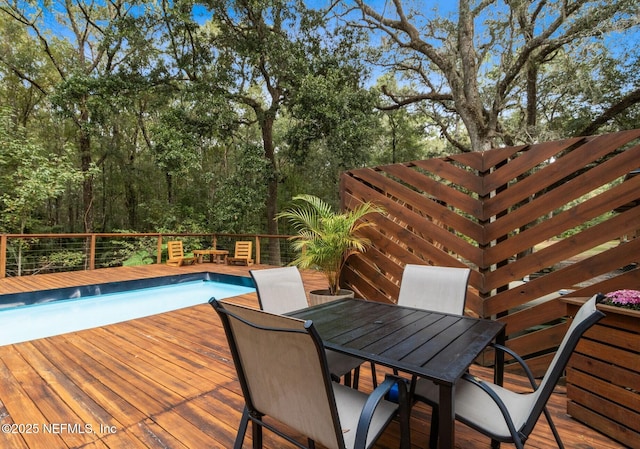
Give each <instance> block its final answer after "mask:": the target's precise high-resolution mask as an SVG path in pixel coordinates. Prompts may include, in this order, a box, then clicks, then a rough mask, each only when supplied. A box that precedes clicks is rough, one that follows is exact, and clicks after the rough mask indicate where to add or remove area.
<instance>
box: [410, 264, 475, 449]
mask: <svg viewBox="0 0 640 449" xmlns="http://www.w3.org/2000/svg"><path fill="white" fill-rule="evenodd" d="M470 274H471V270H470V269H469V268H457V267H437V266H432V265H415V264H406V265H405V267H404V271H403V272H402V281H401V282H400V293H399V294H398V305H400V306H406V307H415V308H417V309H423V310H432V311H434V312H440V313H450V314H454V315H464V305H465V302H466V299H467V286H468V284H469V275H470ZM417 382H418V378H417V377H416V376H412V378H411V395H412V398H413V399H414V400H417V401H420V402H424V403H426V404H429V405H431V406H432V407H433V413H432V415H431V417H432V418H431V428H432V429H433V428H434V426H435V428H437V427H438V422H439V413H438V403H437V402H433V401H431V399H430V398H429V397H425V396H423V395H421V394H420V393H419V392H418V391H416V385H417ZM437 437H438V434H437V433H435V432H433V431H432V432H431V437H430V438H431V440H430V443H429V445H430V446H431V447H433V446H434V445H435V443H436V439H437Z"/></svg>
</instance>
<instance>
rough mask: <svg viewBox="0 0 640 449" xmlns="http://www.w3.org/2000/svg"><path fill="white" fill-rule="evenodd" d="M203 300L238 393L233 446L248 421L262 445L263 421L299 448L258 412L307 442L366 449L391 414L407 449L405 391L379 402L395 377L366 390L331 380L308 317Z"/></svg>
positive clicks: (341, 448) (256, 444) (239, 441)
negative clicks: (215, 320) (240, 403)
mask: <svg viewBox="0 0 640 449" xmlns="http://www.w3.org/2000/svg"><path fill="white" fill-rule="evenodd" d="M210 304H211V305H212V306H213V308H214V309H215V310H216V312H218V314H219V315H220V319H221V320H222V324H223V326H224V330H225V334H226V336H227V340H228V342H229V347H230V349H231V354H232V355H233V361H234V364H235V366H236V371H237V373H238V378H239V381H240V386H241V387H242V393H243V395H244V399H245V409H244V412H243V414H242V420H241V422H240V426H239V428H238V434H237V437H236V441H235V446H234V448H235V449H240V448H241V447H242V443H243V440H244V436H245V433H246V430H247V425H248V423H249V420H251V421H252V431H253V447H254V449H258V448H261V447H262V428H263V427H266V428H267V429H269V430H271V431H273V432H274V433H276V434H278V435H280V436H281V437H282V438H284V439H286V440H287V441H289V442H291V443H293V444H295V445H296V446H298V447H302V448H304V447H305V446H303V445H302V444H300V443H299V442H297V441H294V440H293V439H292V438H291V437H290V436H289V435H287V434H285V433H284V432H283V431H281V430H279V429H278V428H277V427H276V424H273V423H274V421H273V420H271V419H270V420H269V422H268V423H267V422H265V421H264V419H263V418H264V417H265V416H268V417H269V418H273V419H275V420H277V421H278V422H280V423H282V424H284V425H286V426H288V427H289V428H291V429H293V430H295V431H297V432H299V433H301V434H302V435H305V436H307V437H308V438H309V442H310V446H311V447H313V446H314V442H317V443H320V444H322V445H324V446H326V447H327V448H329V449H346V448H355V449H364V448H369V447H371V446H372V445H373V443H374V442H375V440H376V439H377V438H378V436H379V435H380V433H381V432H382V431H383V430H384V429H385V428H386V426H387V424H388V423H389V422H390V421H391V419H392V418H393V417H394V416H396V414H397V413H398V412H399V414H400V424H401V446H402V447H403V448H408V447H409V445H410V436H409V412H408V407H407V402H406V400H407V393H406V389H405V388H404V386H402V387H401V390H400V401H399V404H400V405H398V404H395V403H392V402H389V401H386V400H384V395H385V394H386V393H387V392H388V391H389V390H390V388H391V387H392V386H393V385H394V384H395V383H396V382H397V379H395V378H393V377H387V379H386V380H385V382H384V383H382V384H381V385H380V386H379V387H378V388H377V389H376V390H374V392H373V393H372V394H371V395H367V394H365V393H363V392H360V391H357V390H354V389H352V388H349V387H346V386H344V385H341V384H337V383H335V382H332V381H331V378H330V374H329V370H328V366H327V361H326V358H325V351H324V350H323V346H322V340H321V339H320V336H319V335H318V333H317V331H316V330H315V328H314V327H313V323H311V322H309V321H303V320H298V319H294V318H289V317H285V316H282V315H275V314H270V313H266V312H264V311H260V310H256V309H250V308H247V307H243V306H239V305H234V304H230V303H226V302H225V303H221V302H218V301H216V300H215V299H213V298H212V299H211V301H210ZM401 384H403V383H402V382H401Z"/></svg>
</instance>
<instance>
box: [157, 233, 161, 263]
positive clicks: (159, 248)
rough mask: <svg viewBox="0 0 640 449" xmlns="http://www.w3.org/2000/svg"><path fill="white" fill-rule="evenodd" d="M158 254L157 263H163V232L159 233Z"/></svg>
mask: <svg viewBox="0 0 640 449" xmlns="http://www.w3.org/2000/svg"><path fill="white" fill-rule="evenodd" d="M157 253H158V255H157V256H156V263H157V264H158V265H160V264H161V263H162V234H158V248H157Z"/></svg>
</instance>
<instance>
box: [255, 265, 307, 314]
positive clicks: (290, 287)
mask: <svg viewBox="0 0 640 449" xmlns="http://www.w3.org/2000/svg"><path fill="white" fill-rule="evenodd" d="M249 273H250V274H251V277H252V278H253V283H254V284H255V285H256V292H257V293H258V301H259V302H260V308H261V309H262V310H264V311H265V312H271V313H277V314H284V313H288V312H293V311H294V310H299V309H304V308H305V307H308V302H307V294H306V292H305V290H304V283H303V282H302V276H300V271H299V270H298V268H296V267H280V268H268V269H265V270H249Z"/></svg>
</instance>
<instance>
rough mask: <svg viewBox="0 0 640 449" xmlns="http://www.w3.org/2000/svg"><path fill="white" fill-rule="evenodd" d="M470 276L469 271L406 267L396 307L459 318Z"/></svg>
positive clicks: (422, 266)
mask: <svg viewBox="0 0 640 449" xmlns="http://www.w3.org/2000/svg"><path fill="white" fill-rule="evenodd" d="M470 273H471V270H470V269H469V268H456V267H435V266H431V265H413V264H407V265H405V267H404V271H403V272H402V281H401V282H400V293H399V294H398V305H401V306H406V307H415V308H418V309H424V310H433V311H434V312H440V313H453V314H455V315H463V314H464V304H465V301H466V299H467V286H468V284H469V275H470Z"/></svg>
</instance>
